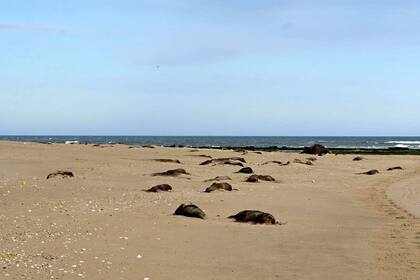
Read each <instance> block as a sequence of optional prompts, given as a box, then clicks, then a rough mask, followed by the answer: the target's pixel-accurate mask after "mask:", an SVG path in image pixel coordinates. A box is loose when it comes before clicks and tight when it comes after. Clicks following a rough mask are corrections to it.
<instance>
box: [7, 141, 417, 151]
mask: <svg viewBox="0 0 420 280" xmlns="http://www.w3.org/2000/svg"><path fill="white" fill-rule="evenodd" d="M1 142H6V143H7V142H11V143H38V144H45V145H48V144H55V145H125V146H131V147H134V148H140V147H144V146H146V147H147V146H156V147H162V148H190V149H211V150H233V151H259V152H297V153H300V152H302V151H303V149H304V148H303V147H287V146H270V147H265V146H208V145H205V146H201V145H198V146H194V145H176V144H170V145H156V144H147V145H140V144H128V143H99V142H80V143H71V144H66V143H64V142H48V141H13V140H0V143H1ZM326 148H328V149H329V150H330V151H331V153H332V154H337V155H339V154H341V155H356V154H360V155H420V149H409V148H399V147H390V148H330V147H328V146H326Z"/></svg>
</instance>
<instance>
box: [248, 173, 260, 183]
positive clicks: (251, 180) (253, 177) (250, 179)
mask: <svg viewBox="0 0 420 280" xmlns="http://www.w3.org/2000/svg"><path fill="white" fill-rule="evenodd" d="M258 181H259V180H258V175H251V176H249V177H248V178H247V179H246V181H245V182H248V183H258Z"/></svg>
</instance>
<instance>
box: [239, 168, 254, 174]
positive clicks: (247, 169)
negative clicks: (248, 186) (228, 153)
mask: <svg viewBox="0 0 420 280" xmlns="http://www.w3.org/2000/svg"><path fill="white" fill-rule="evenodd" d="M236 173H244V174H252V173H254V170H252V168H251V167H244V168H241V169H240V170H239V171H238V172H236Z"/></svg>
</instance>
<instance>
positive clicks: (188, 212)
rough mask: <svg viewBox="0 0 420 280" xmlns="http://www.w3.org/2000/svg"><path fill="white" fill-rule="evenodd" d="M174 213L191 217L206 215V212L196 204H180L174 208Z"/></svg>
mask: <svg viewBox="0 0 420 280" xmlns="http://www.w3.org/2000/svg"><path fill="white" fill-rule="evenodd" d="M174 215H179V216H186V217H192V218H199V219H204V218H205V217H206V213H204V211H203V210H201V209H200V208H199V207H198V206H197V205H194V204H189V205H186V204H181V205H180V206H179V207H178V208H177V209H176V210H175V213H174Z"/></svg>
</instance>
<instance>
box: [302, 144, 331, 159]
mask: <svg viewBox="0 0 420 280" xmlns="http://www.w3.org/2000/svg"><path fill="white" fill-rule="evenodd" d="M329 153H330V150H328V149H327V148H326V147H324V146H322V145H320V144H314V145H312V146H310V147H305V148H304V149H303V152H302V154H311V155H318V156H323V155H325V154H329Z"/></svg>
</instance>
